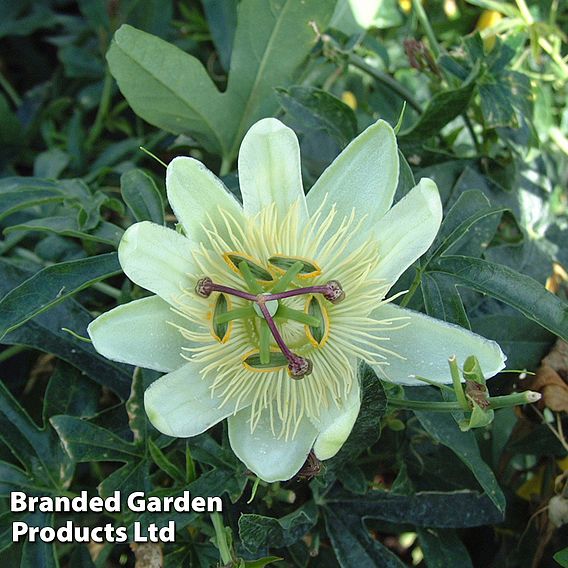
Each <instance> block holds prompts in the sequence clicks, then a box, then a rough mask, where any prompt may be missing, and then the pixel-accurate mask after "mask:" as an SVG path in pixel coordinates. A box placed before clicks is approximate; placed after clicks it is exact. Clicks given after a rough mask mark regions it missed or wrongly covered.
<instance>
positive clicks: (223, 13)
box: [203, 0, 237, 71]
mask: <svg viewBox="0 0 568 568" xmlns="http://www.w3.org/2000/svg"><path fill="white" fill-rule="evenodd" d="M203 10H204V12H205V17H206V18H207V22H208V23H209V29H210V30H211V36H212V38H213V43H214V44H215V48H216V49H217V53H218V54H219V61H220V62H221V65H222V67H223V69H224V70H225V71H228V70H229V65H230V63H231V52H232V50H233V41H234V39H235V29H236V27H237V0H203Z"/></svg>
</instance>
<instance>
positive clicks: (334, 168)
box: [307, 120, 398, 232]
mask: <svg viewBox="0 0 568 568" xmlns="http://www.w3.org/2000/svg"><path fill="white" fill-rule="evenodd" d="M397 183H398V150H397V146H396V138H395V135H394V131H393V129H392V128H391V127H390V125H389V124H388V123H387V122H385V121H384V120H379V121H377V122H375V124H372V125H371V126H369V127H368V128H367V129H366V130H364V131H363V132H362V133H361V134H359V136H357V138H355V139H354V140H353V141H352V142H351V143H350V144H349V145H348V146H347V147H346V148H345V149H344V150H343V152H341V154H339V156H338V157H337V158H335V160H334V161H333V162H332V163H331V165H330V166H329V167H328V168H327V169H326V170H325V171H324V172H323V174H322V175H321V177H320V178H319V179H318V180H317V181H316V183H315V184H314V186H313V187H312V188H311V189H310V191H309V192H308V197H307V201H308V209H309V211H310V213H311V214H313V213H314V212H315V211H316V210H317V209H318V207H319V206H320V205H321V204H322V203H323V201H324V200H325V199H327V201H326V203H327V205H328V206H329V207H331V206H332V205H333V204H334V203H335V204H336V206H337V212H338V215H337V217H336V219H335V221H334V223H335V225H333V226H332V228H331V229H332V232H333V229H334V228H337V227H338V226H339V224H340V223H341V221H342V220H343V218H344V217H348V216H349V215H351V211H352V210H353V209H355V212H356V214H357V215H358V217H362V216H363V215H367V219H366V221H365V226H373V225H374V224H375V223H377V221H378V220H379V219H380V218H381V217H382V216H383V215H384V214H385V213H386V212H387V211H388V209H389V207H390V206H391V204H392V200H393V197H394V192H395V190H396V186H397ZM326 195H327V198H326Z"/></svg>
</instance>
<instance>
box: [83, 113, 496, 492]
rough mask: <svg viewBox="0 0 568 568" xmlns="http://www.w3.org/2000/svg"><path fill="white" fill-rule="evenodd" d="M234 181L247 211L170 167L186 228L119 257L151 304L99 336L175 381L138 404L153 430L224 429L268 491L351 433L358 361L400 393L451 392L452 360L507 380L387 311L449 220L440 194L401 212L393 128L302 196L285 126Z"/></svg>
mask: <svg viewBox="0 0 568 568" xmlns="http://www.w3.org/2000/svg"><path fill="white" fill-rule="evenodd" d="M238 173H239V183H240V189H241V194H242V200H243V203H242V205H241V204H240V203H239V202H238V201H237V200H236V199H235V198H234V197H233V195H232V194H231V193H230V192H229V191H228V190H227V189H226V188H225V186H224V185H223V183H222V182H221V181H220V180H219V179H218V178H217V177H216V176H215V175H213V174H212V173H211V172H210V171H209V170H208V169H207V168H206V167H205V166H204V165H203V164H201V163H200V162H198V161H197V160H194V159H192V158H185V157H179V158H175V159H174V160H173V161H172V162H171V163H170V164H169V166H168V169H167V177H166V186H167V192H168V199H169V202H170V204H171V206H172V208H173V210H174V212H175V214H176V216H177V218H178V220H179V222H180V224H181V228H182V229H183V231H182V232H181V233H180V232H176V231H174V230H172V229H168V228H165V227H162V226H158V225H156V224H153V223H149V222H142V223H137V224H135V225H133V226H131V227H130V228H129V229H128V230H127V231H126V232H125V234H124V237H123V239H122V241H121V243H120V247H119V258H120V263H121V265H122V267H123V269H124V272H125V273H126V274H127V276H128V277H129V278H130V279H131V280H132V281H134V282H135V283H136V284H138V285H139V286H141V287H143V288H146V289H147V290H150V291H151V292H153V293H154V294H156V295H154V296H151V297H148V298H144V299H142V300H136V301H133V302H130V303H128V304H126V305H123V306H119V307H117V308H115V309H113V310H111V311H109V312H107V313H105V314H103V315H101V316H100V317H98V318H97V319H96V320H95V321H93V322H92V323H91V325H90V326H89V334H90V336H91V338H92V340H93V343H94V346H95V348H96V349H97V350H98V351H99V352H100V353H102V354H103V355H105V356H106V357H108V358H110V359H113V360H115V361H121V362H124V363H130V364H133V365H137V366H140V367H147V368H151V369H156V370H158V371H163V372H166V373H167V374H166V375H165V376H163V377H161V378H160V379H158V380H157V381H156V382H154V383H153V384H152V385H151V386H150V387H149V388H148V390H147V391H146V394H145V407H146V412H147V414H148V417H149V419H150V421H151V422H152V424H153V425H154V426H155V427H156V428H157V429H158V430H160V431H161V432H163V433H165V434H168V435H170V436H177V437H190V436H195V435H197V434H200V433H202V432H204V431H205V430H207V429H208V428H209V427H210V426H212V425H214V424H216V423H217V422H219V421H220V420H223V419H224V418H227V417H228V426H229V440H230V443H231V446H232V448H233V450H234V451H235V453H236V455H237V456H238V457H239V458H240V459H241V460H242V461H243V462H244V463H245V464H246V466H247V467H248V468H249V469H251V470H252V471H253V472H254V473H256V474H257V475H258V476H259V477H260V478H262V479H264V480H266V481H277V480H285V479H288V478H290V477H292V476H293V475H294V474H295V473H297V472H298V470H299V469H300V468H301V467H302V465H303V464H304V462H305V460H306V458H307V456H308V454H309V453H310V451H312V450H313V452H314V454H315V456H316V457H317V458H319V459H320V460H325V459H328V458H330V457H332V456H334V455H335V454H336V453H337V451H338V450H339V449H340V448H341V446H342V445H343V443H344V442H345V440H346V439H347V437H348V436H349V433H350V432H351V429H352V427H353V424H354V422H355V420H356V418H357V415H358V413H359V408H360V390H359V383H358V379H357V367H358V361H359V360H363V361H365V362H366V363H368V364H369V365H371V366H372V367H373V368H374V369H375V371H376V372H377V374H378V375H379V376H381V377H383V378H385V379H388V380H392V381H396V382H399V383H403V384H421V383H420V382H419V381H418V380H417V379H416V375H422V376H425V377H427V378H428V379H431V380H434V381H439V382H451V376H450V373H449V370H448V365H447V361H448V357H449V356H451V355H456V356H457V357H458V359H460V360H462V361H463V360H465V359H466V357H467V356H469V355H472V354H473V355H475V356H476V357H477V358H478V360H479V362H480V364H481V367H482V368H483V369H484V370H485V372H486V373H487V375H488V376H491V375H493V374H495V373H497V372H498V371H499V370H500V369H502V368H503V361H504V357H503V354H502V352H501V350H500V348H499V346H498V345H497V344H496V343H494V342H492V341H488V340H486V339H484V338H482V337H480V336H478V335H475V334H473V333H471V332H470V331H467V330H465V329H462V328H460V327H458V326H455V325H450V324H447V323H444V322H441V321H438V320H435V319H432V318H429V317H427V316H425V315H422V314H420V313H417V312H413V311H410V310H405V309H402V308H399V307H397V306H396V305H394V304H393V303H392V300H393V299H394V297H391V298H389V299H385V298H386V295H387V293H388V291H389V289H390V288H391V286H392V285H393V284H394V282H395V281H396V280H397V278H398V277H399V276H400V275H401V274H402V273H403V272H404V271H405V270H406V269H407V268H408V267H409V266H410V265H411V264H412V263H413V262H414V261H415V260H416V259H417V258H418V257H419V256H420V255H421V254H423V253H424V252H425V251H426V250H427V249H428V247H429V246H430V245H431V243H432V241H433V239H434V237H435V235H436V233H437V231H438V228H439V226H440V222H441V218H442V207H441V203H440V197H439V194H438V190H437V187H436V184H435V183H434V182H433V181H432V180H430V179H422V180H421V181H420V183H419V184H418V185H417V186H416V187H415V188H414V189H412V190H411V191H410V192H409V193H408V194H407V195H406V196H405V197H404V198H403V199H401V200H400V201H399V202H398V203H397V204H396V205H395V206H394V207H392V208H391V204H392V200H393V195H394V192H395V189H396V186H397V180H398V151H397V146H396V141H395V135H394V132H393V130H392V128H391V127H390V126H389V125H388V124H387V123H386V122H384V121H378V122H377V123H376V124H373V125H372V126H370V127H369V128H367V129H366V130H365V131H364V132H363V133H362V134H361V135H360V136H358V137H357V138H356V139H355V140H353V142H351V144H349V146H347V148H345V150H344V151H343V152H342V153H341V154H340V156H339V157H338V158H337V159H336V160H335V161H334V162H333V163H332V164H331V165H330V166H329V167H328V168H327V169H326V170H325V172H324V173H323V175H322V176H321V178H320V179H319V180H318V181H317V182H316V184H315V185H314V186H313V187H312V188H311V190H310V191H309V193H308V195H307V196H305V195H304V189H303V185H302V177H301V171H300V151H299V145H298V140H297V138H296V135H295V134H294V132H293V131H292V130H290V129H289V128H287V127H286V126H284V125H283V124H282V123H281V122H279V121H278V120H276V119H273V118H267V119H264V120H261V121H259V122H257V123H256V124H255V125H254V126H253V127H252V128H251V129H250V130H249V132H248V133H247V135H246V136H245V138H244V140H243V143H242V146H241V149H240V153H239V161H238Z"/></svg>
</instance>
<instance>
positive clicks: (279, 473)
mask: <svg viewBox="0 0 568 568" xmlns="http://www.w3.org/2000/svg"><path fill="white" fill-rule="evenodd" d="M270 414H271V413H270V409H268V408H265V409H264V410H263V412H262V416H261V418H260V420H259V421H258V424H257V426H256V428H255V430H254V432H253V433H251V431H250V423H249V420H250V411H248V410H241V411H240V412H237V414H235V415H234V416H231V417H230V418H229V420H228V422H229V441H230V442H231V447H232V448H233V451H234V452H235V454H236V455H237V457H238V458H239V459H240V460H241V461H242V462H243V463H244V464H245V465H246V466H247V467H248V468H249V469H250V470H251V471H253V472H254V473H255V474H256V475H257V476H258V477H260V478H261V479H263V480H264V481H268V482H273V481H284V480H286V479H290V478H291V477H293V476H294V475H295V474H296V473H298V471H299V470H300V468H301V467H302V466H303V465H304V462H305V461H306V458H307V457H308V454H309V453H310V450H311V449H312V446H313V444H314V440H315V439H316V436H317V430H316V429H315V428H314V427H313V426H312V424H311V423H310V421H309V420H308V419H307V418H305V417H304V418H303V419H302V421H301V423H300V425H299V427H298V430H297V432H296V435H295V436H294V438H293V439H290V438H289V439H288V440H286V439H284V437H282V438H279V437H278V436H277V435H275V434H273V432H272V427H271V424H270ZM272 415H273V417H274V431H275V432H277V433H278V432H279V431H280V428H281V423H280V419H279V418H278V413H277V411H276V409H274V412H273V413H272Z"/></svg>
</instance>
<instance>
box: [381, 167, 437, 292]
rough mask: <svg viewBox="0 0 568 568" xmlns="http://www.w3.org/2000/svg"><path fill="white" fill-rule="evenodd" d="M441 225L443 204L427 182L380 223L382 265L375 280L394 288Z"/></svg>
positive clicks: (388, 213) (398, 204) (396, 206)
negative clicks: (377, 279)
mask: <svg viewBox="0 0 568 568" xmlns="http://www.w3.org/2000/svg"><path fill="white" fill-rule="evenodd" d="M441 222H442V202H441V201H440V194H439V193H438V187H437V186H436V184H435V183H434V182H433V181H432V180H431V179H428V178H423V179H421V180H420V183H419V184H418V185H417V186H416V187H414V188H413V189H412V190H410V191H409V192H408V194H407V195H405V196H404V197H403V198H402V199H401V200H400V201H399V202H398V203H397V204H396V205H395V206H394V207H393V208H392V209H390V210H389V211H388V212H387V214H386V215H385V216H384V217H383V218H382V219H381V220H380V221H379V222H378V224H377V228H376V229H375V231H376V239H377V242H378V244H379V256H380V260H379V264H378V266H377V269H376V271H375V272H374V274H373V278H380V279H383V280H385V281H386V282H387V283H388V284H390V285H392V284H394V283H395V282H396V281H397V280H398V278H399V276H400V275H401V274H402V273H403V272H404V271H405V270H406V269H407V268H408V267H409V266H410V265H411V264H412V263H413V262H414V261H415V260H416V259H417V258H419V257H420V256H421V255H422V254H424V253H425V252H426V251H427V250H428V248H429V247H430V245H431V244H432V242H433V240H434V237H435V236H436V234H437V233H438V229H439V228H440V223H441Z"/></svg>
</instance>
